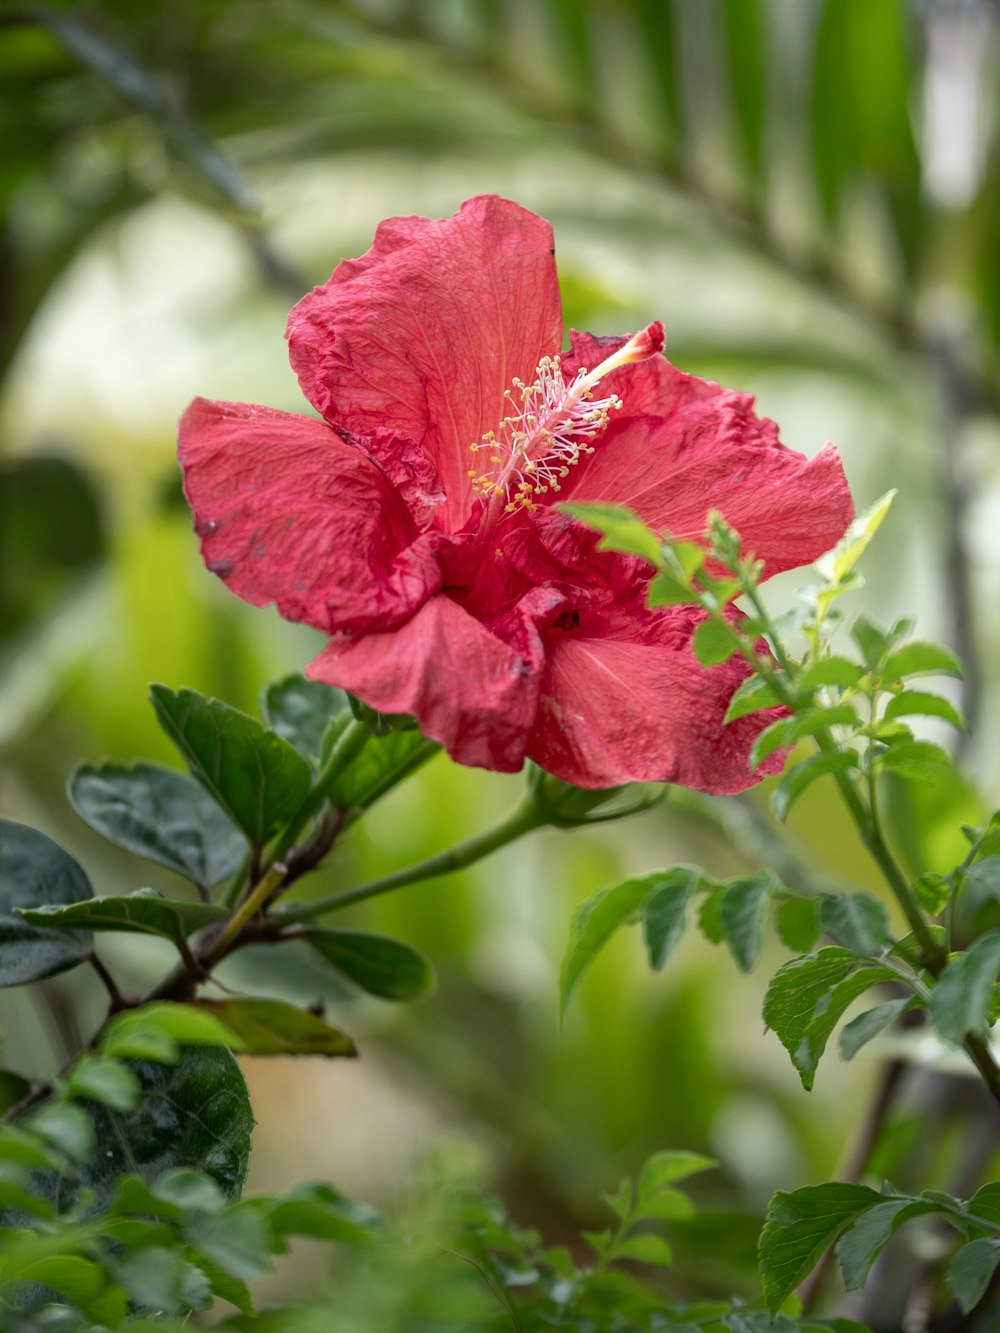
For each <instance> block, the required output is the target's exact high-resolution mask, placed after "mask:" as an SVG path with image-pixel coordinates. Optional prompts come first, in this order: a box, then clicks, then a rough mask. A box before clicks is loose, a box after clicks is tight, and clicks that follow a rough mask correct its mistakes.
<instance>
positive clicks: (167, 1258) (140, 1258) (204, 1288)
mask: <svg viewBox="0 0 1000 1333" xmlns="http://www.w3.org/2000/svg"><path fill="white" fill-rule="evenodd" d="M114 1274H115V1277H116V1278H117V1279H118V1281H119V1282H120V1283H121V1284H122V1286H123V1287H124V1288H125V1290H126V1291H127V1292H128V1294H129V1299H130V1300H131V1301H132V1303H133V1304H134V1305H136V1306H137V1307H138V1308H139V1309H144V1310H155V1311H157V1312H158V1313H160V1314H168V1315H169V1314H177V1313H179V1312H181V1311H185V1310H188V1309H195V1310H205V1309H207V1308H208V1307H209V1306H210V1305H211V1303H212V1287H211V1283H210V1282H209V1280H208V1278H207V1277H206V1276H205V1274H204V1273H203V1272H202V1271H201V1269H199V1268H196V1267H195V1266H194V1265H193V1264H190V1263H188V1262H187V1261H186V1260H185V1259H184V1257H183V1256H182V1255H181V1254H179V1253H178V1251H177V1250H172V1249H168V1248H167V1246H165V1245H144V1246H143V1247H142V1248H141V1249H138V1250H133V1251H131V1252H128V1253H126V1254H125V1255H123V1256H122V1258H121V1259H119V1260H118V1261H117V1262H116V1263H115V1265H114Z"/></svg>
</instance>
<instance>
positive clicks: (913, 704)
mask: <svg viewBox="0 0 1000 1333" xmlns="http://www.w3.org/2000/svg"><path fill="white" fill-rule="evenodd" d="M884 716H885V717H886V718H894V717H942V718H944V720H945V721H946V722H950V723H951V725H952V726H953V727H957V728H958V730H959V731H965V730H966V725H965V718H964V717H963V716H962V714H961V713H960V712H959V711H958V709H957V708H956V707H955V705H954V704H953V703H951V702H950V701H949V700H948V699H942V697H941V695H940V694H926V693H925V692H924V691H923V690H903V691H901V693H899V694H895V695H893V697H892V698H891V699H890V700H889V702H888V703H887V704H886V706H885V713H884Z"/></svg>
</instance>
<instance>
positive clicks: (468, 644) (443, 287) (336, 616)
mask: <svg viewBox="0 0 1000 1333" xmlns="http://www.w3.org/2000/svg"><path fill="white" fill-rule="evenodd" d="M553 254H554V250H553V244H552V231H551V228H550V226H549V224H548V223H547V222H545V221H544V220H543V219H542V218H540V217H537V216H535V215H534V214H532V213H529V212H527V211H526V210H525V209H523V208H521V207H519V206H518V205H517V204H514V203H512V202H510V201H509V200H505V199H500V198H496V197H494V196H484V197H481V198H477V199H472V200H470V201H469V202H468V203H466V204H464V205H463V207H462V209H461V211H460V212H459V213H457V214H456V215H455V216H454V217H452V218H448V219H446V220H444V221H431V220H429V219H427V218H418V217H406V218H393V219H390V220H389V221H386V222H383V223H382V224H381V225H380V227H379V228H378V231H377V233H376V236H375V243H374V245H373V246H372V248H371V249H370V250H369V251H368V253H367V254H366V255H364V256H362V258H360V259H353V260H345V261H344V262H343V263H342V264H340V265H339V266H338V268H337V269H336V270H335V271H334V273H333V275H332V277H331V278H330V280H329V282H327V283H326V284H324V285H323V286H321V287H317V288H315V289H314V290H313V291H312V292H311V293H310V294H309V295H308V296H306V297H304V298H303V300H301V301H300V302H299V303H298V305H296V306H295V308H294V309H293V310H292V313H291V315H290V316H289V320H288V331H287V336H288V342H289V346H290V354H291V361H292V366H293V367H294V369H295V371H296V372H297V374H298V377H299V382H300V384H301V386H302V390H303V392H304V393H305V396H306V397H307V398H308V400H309V402H310V403H311V404H312V405H313V407H314V408H315V409H316V410H317V412H318V413H319V414H320V418H321V419H316V418H314V417H311V416H300V415H298V414H295V413H290V412H279V411H276V410H274V409H272V408H267V407H252V406H248V405H246V404H242V403H220V402H209V401H206V400H204V399H196V400H195V402H193V403H192V404H191V406H190V407H189V408H188V411H187V412H186V414H185V416H184V419H183V421H182V422H181V429H180V458H181V463H182V465H183V467H184V471H185V486H186V492H187V496H188V499H189V501H190V503H191V506H192V508H193V510H194V513H195V520H196V522H195V526H196V530H197V532H198V534H199V536H200V538H201V547H202V553H203V555H204V558H205V561H206V563H207V565H208V568H209V569H211V570H212V571H214V572H215V573H216V574H218V575H219V576H220V577H221V578H222V579H224V580H225V582H226V583H227V584H228V585H229V587H230V588H231V589H232V590H233V591H234V592H236V593H238V594H239V595H240V596H241V597H243V598H245V599H246V600H247V601H249V602H252V603H253V604H254V605H255V606H262V605H265V604H267V603H270V602H274V603H276V604H277V607H278V610H279V612H280V613H281V614H282V615H283V616H285V617H286V618H287V619H289V620H301V621H305V622H306V623H308V624H310V625H314V626H316V628H318V629H320V630H322V631H323V632H324V633H326V634H328V635H330V642H329V643H328V644H327V646H326V647H325V648H324V649H323V651H322V652H321V653H320V654H319V656H318V657H317V658H316V659H315V661H314V662H312V664H311V665H310V667H309V668H308V670H309V674H310V675H311V676H312V677H313V678H314V679H316V680H322V681H326V682H328V683H329V684H331V685H337V686H340V687H342V688H343V689H346V690H350V691H352V692H353V693H354V694H356V695H357V696H358V697H359V698H360V699H362V700H364V701H365V702H366V703H368V704H370V705H371V706H372V707H373V708H376V709H378V710H379V711H382V712H386V713H407V714H411V715H413V716H414V717H416V718H417V719H418V720H419V722H420V725H421V727H422V729H423V730H424V732H425V733H426V734H427V735H428V736H431V737H433V738H434V739H435V740H438V741H440V742H441V744H442V745H443V746H444V747H445V748H446V749H447V751H448V752H449V754H451V755H452V756H453V758H455V759H457V760H458V761H459V762H460V763H463V764H472V765H479V766H482V767H484V768H492V769H499V770H502V771H505V772H511V771H514V770H516V769H518V768H520V767H521V765H522V763H523V762H524V759H525V758H526V757H528V758H531V759H533V760H535V761H536V762H537V763H538V764H539V765H541V767H542V768H544V769H546V770H548V771H549V772H551V773H553V774H555V775H556V776H557V777H560V778H562V779H564V780H566V781H568V782H573V783H576V784H578V785H579V786H582V787H592V788H597V787H607V786H615V785H617V784H619V783H624V782H628V781H633V780H657V779H662V780H669V781H672V782H678V783H682V784H684V785H686V786H690V787H695V788H699V789H701V790H703V791H709V792H734V791H740V790H742V789H743V788H745V787H748V786H750V785H751V784H752V783H753V782H755V781H756V780H757V779H758V778H759V777H760V776H761V775H762V772H765V771H773V770H774V768H776V767H780V765H781V756H774V757H773V758H772V760H771V762H770V764H769V765H768V764H765V765H764V766H763V769H758V770H757V771H756V772H755V773H751V772H750V770H749V767H748V763H747V753H748V750H749V747H750V745H751V744H752V742H753V739H754V737H755V736H756V735H757V733H758V732H759V731H760V729H761V727H762V726H763V725H765V723H766V721H768V720H770V719H769V717H768V716H767V715H762V714H757V715H753V716H750V717H747V718H743V719H740V720H739V721H736V722H733V723H730V724H725V723H724V722H723V717H724V715H725V711H726V706H727V704H728V702H729V699H730V697H731V696H732V693H733V691H734V690H735V689H736V687H737V686H738V685H739V684H740V683H741V681H742V680H743V679H744V678H745V675H746V672H747V668H746V667H745V666H744V665H743V664H742V662H741V661H739V660H737V659H735V658H734V659H732V660H731V661H730V662H728V663H725V664H724V665H722V666H716V667H712V668H705V667H702V666H701V665H700V664H699V663H698V661H697V659H696V658H695V656H694V654H693V652H692V649H691V635H692V632H693V629H694V626H695V625H696V623H697V621H698V619H699V615H700V613H699V612H697V611H695V610H694V609H692V608H690V607H669V608H664V609H659V610H650V609H649V608H647V607H646V605H645V600H646V588H647V584H648V581H649V576H650V570H649V567H648V566H646V565H644V564H643V563H642V562H641V561H639V560H637V559H634V558H632V557H628V556H622V555H617V554H612V553H599V552H597V551H596V550H595V547H596V541H597V539H596V537H595V535H594V533H592V532H591V531H589V530H588V529H586V528H585V527H583V526H582V525H580V524H579V523H576V522H574V521H573V520H572V519H570V518H569V517H568V516H567V515H566V514H564V513H563V512H561V511H560V510H559V509H557V508H556V507H555V505H554V502H555V501H558V500H564V499H573V500H574V501H608V502H614V503H617V504H624V505H630V506H631V507H632V508H634V509H635V510H636V511H637V512H638V513H639V515H640V516H641V517H642V518H643V519H644V520H645V521H646V522H647V523H649V524H650V525H651V526H653V527H654V528H656V529H658V530H669V531H670V532H671V533H672V534H673V535H674V536H676V537H681V538H689V539H694V540H698V539H700V538H701V537H702V535H703V533H704V531H705V526H706V515H707V513H708V511H709V510H711V509H717V510H720V511H721V513H722V514H723V515H724V517H725V518H726V519H727V520H728V522H729V523H730V524H732V526H733V527H735V528H736V529H737V530H738V531H739V532H740V534H741V535H742V538H743V542H744V547H745V549H747V550H752V551H754V552H755V553H756V555H757V557H758V558H759V559H761V560H763V561H764V567H765V573H766V574H767V575H771V574H776V573H778V572H779V571H781V570H785V569H791V568H794V567H795V566H798V565H803V564H807V563H810V562H811V561H813V560H815V559H816V558H817V557H818V556H819V555H820V554H821V553H822V552H823V551H825V550H827V549H828V548H829V547H830V546H831V545H833V543H834V542H835V541H836V540H837V538H838V537H839V536H840V535H841V534H842V533H843V531H844V529H845V527H846V526H847V524H848V522H849V521H850V518H851V516H852V505H851V499H850V495H849V492H848V489H847V485H846V482H845V481H844V477H843V472H842V470H841V466H840V460H839V458H838V456H837V452H836V450H835V449H834V448H833V447H832V446H827V447H826V448H824V449H823V450H822V451H821V452H820V453H819V454H817V456H816V457H815V458H813V459H812V460H807V459H806V458H804V457H802V455H800V454H797V453H793V452H792V451H791V450H788V449H786V448H784V447H783V446H782V445H781V444H780V443H779V441H778V434H777V428H776V427H775V425H774V423H773V422H771V421H768V420H766V419H759V418H757V417H755V416H754V413H753V399H752V398H751V397H749V396H748V395H747V394H742V393H734V392H732V391H729V390H726V389H722V388H720V387H719V386H718V385H716V384H711V383H708V382H707V381H705V380H701V379H697V378H696V377H694V376H691V375H685V374H682V373H681V372H680V371H678V370H676V369H675V368H674V367H673V366H672V365H670V363H669V362H668V361H666V360H665V359H664V358H663V357H662V356H661V355H660V352H661V350H662V346H663V329H662V326H661V325H659V324H653V325H651V326H650V327H649V328H648V329H646V330H644V331H643V332H642V333H640V334H638V335H636V336H635V337H634V338H631V339H626V338H594V337H591V336H590V335H589V334H578V333H575V332H571V333H570V343H571V348H570V351H569V352H566V353H562V354H561V355H560V347H561V346H562V336H563V330H562V317H561V312H560V304H559V289H558V286H557V282H556V269H555V260H554V258H553ZM734 614H735V613H734Z"/></svg>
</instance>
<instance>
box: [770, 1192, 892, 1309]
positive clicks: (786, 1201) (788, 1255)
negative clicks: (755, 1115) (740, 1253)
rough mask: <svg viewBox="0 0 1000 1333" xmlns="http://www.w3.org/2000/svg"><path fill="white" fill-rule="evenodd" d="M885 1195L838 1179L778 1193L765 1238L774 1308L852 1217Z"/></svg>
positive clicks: (771, 1301)
mask: <svg viewBox="0 0 1000 1333" xmlns="http://www.w3.org/2000/svg"><path fill="white" fill-rule="evenodd" d="M883 1201H884V1200H883V1197H882V1195H880V1194H876V1192H875V1191H874V1190H872V1189H868V1187H867V1186H866V1185H849V1184H844V1183H840V1182H836V1181H831V1182H829V1183H828V1184H825V1185H807V1186H805V1188H803V1189H798V1190H794V1191H793V1192H792V1193H790V1194H785V1193H780V1194H776V1195H775V1196H774V1198H773V1199H772V1200H771V1203H770V1206H769V1208H768V1210H767V1219H766V1221H765V1223H764V1230H763V1232H762V1234H761V1238H760V1272H761V1277H762V1278H763V1281H764V1295H765V1298H766V1300H767V1305H768V1309H770V1310H771V1311H772V1312H774V1311H776V1310H777V1309H778V1307H779V1306H780V1305H781V1304H782V1302H783V1301H784V1300H785V1298H786V1297H787V1296H788V1295H789V1294H790V1293H791V1292H792V1291H793V1290H794V1288H795V1287H796V1286H797V1285H798V1283H799V1282H800V1281H801V1279H802V1278H804V1277H805V1276H806V1274H807V1273H809V1272H811V1271H812V1269H813V1267H814V1266H815V1265H816V1263H817V1261H818V1260H819V1257H820V1255H821V1254H822V1253H823V1252H824V1250H825V1249H826V1248H827V1246H828V1245H830V1244H832V1243H833V1241H834V1240H836V1238H837V1237H838V1236H839V1235H840V1233H841V1232H842V1231H843V1230H844V1228H845V1227H846V1226H847V1225H848V1224H849V1223H850V1222H852V1221H854V1219H855V1218H857V1217H859V1216H860V1215H861V1214H862V1213H863V1212H865V1211H866V1210H867V1209H869V1208H871V1207H873V1206H874V1205H875V1204H879V1203H882V1202H883Z"/></svg>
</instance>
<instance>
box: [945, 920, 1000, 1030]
mask: <svg viewBox="0 0 1000 1333" xmlns="http://www.w3.org/2000/svg"><path fill="white" fill-rule="evenodd" d="M998 972H1000V930H991V931H988V932H987V933H986V934H985V935H981V936H980V937H979V939H978V940H976V942H975V943H974V944H973V945H972V946H971V947H970V949H969V951H968V952H967V953H961V954H959V955H958V956H957V957H955V958H953V959H952V960H951V962H950V963H949V964H948V965H947V967H946V968H945V969H944V971H943V972H942V973H941V975H940V976H939V977H938V979H937V981H936V982H935V983H934V989H933V990H932V991H931V998H930V1004H929V1005H928V1009H929V1010H930V1015H931V1021H932V1022H933V1024H934V1027H935V1028H936V1029H937V1031H938V1033H939V1034H940V1035H941V1036H942V1037H944V1039H945V1040H946V1041H951V1042H954V1043H955V1044H956V1045H961V1043H962V1042H963V1041H964V1039H965V1037H966V1035H967V1034H968V1033H970V1032H974V1033H979V1034H985V1033H986V1032H987V1031H988V1030H989V1026H990V1010H991V1007H992V1003H993V986H994V983H995V982H996V979H997V973H998Z"/></svg>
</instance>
